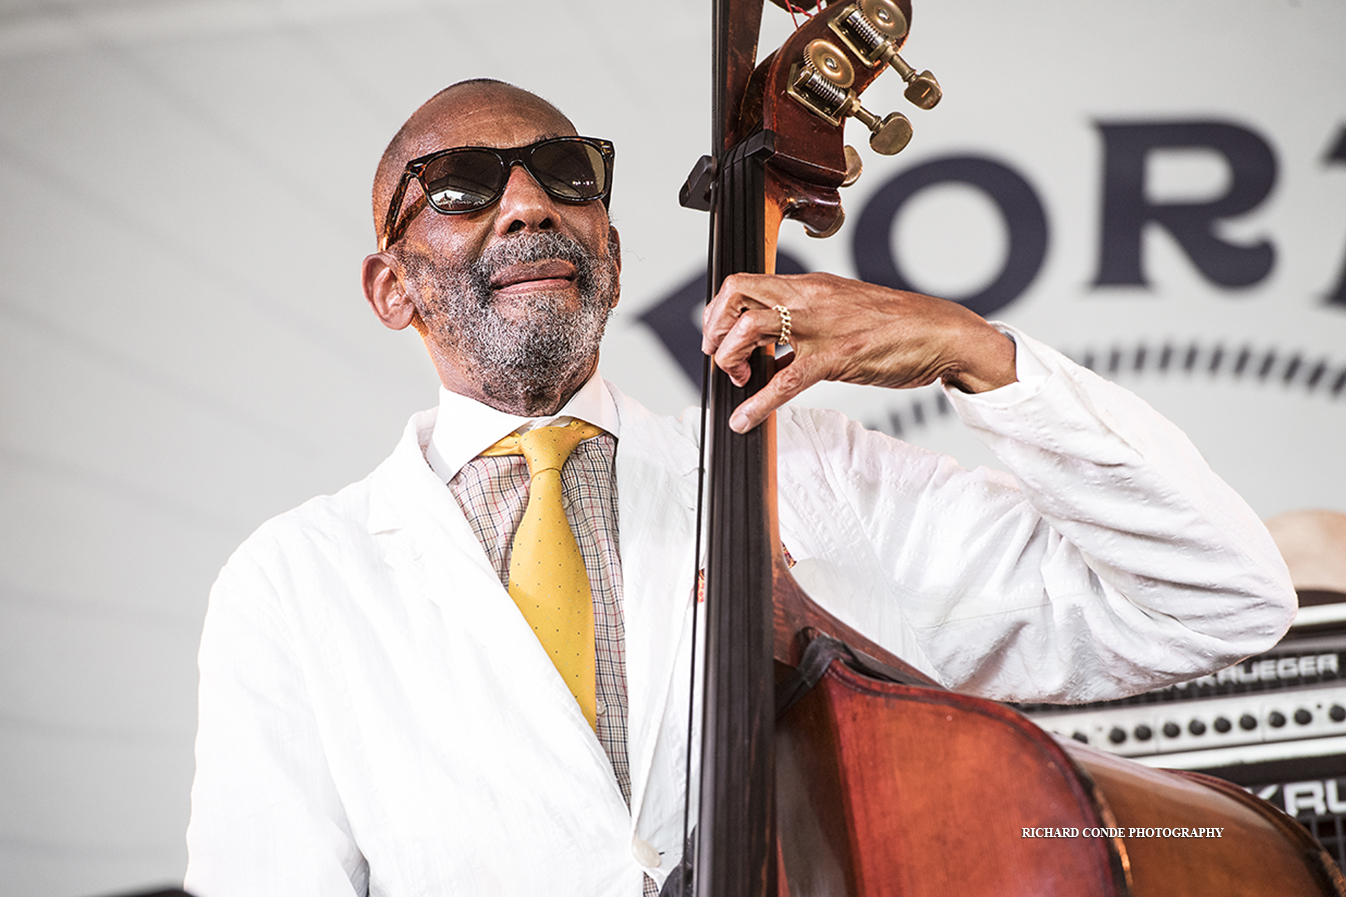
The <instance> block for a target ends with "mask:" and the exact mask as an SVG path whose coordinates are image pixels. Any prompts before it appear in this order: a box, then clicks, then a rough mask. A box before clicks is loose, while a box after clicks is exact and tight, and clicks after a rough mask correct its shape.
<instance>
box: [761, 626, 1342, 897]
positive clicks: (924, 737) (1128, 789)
mask: <svg viewBox="0 0 1346 897" xmlns="http://www.w3.org/2000/svg"><path fill="white" fill-rule="evenodd" d="M847 657H848V655H847V654H845V653H844V652H842V653H841V654H839V656H837V657H836V658H835V659H833V660H832V661H831V663H830V665H829V666H828V668H827V672H826V673H825V674H824V675H823V676H822V678H821V679H820V680H819V681H818V683H817V685H816V686H815V687H814V688H813V689H812V690H810V691H809V692H808V693H807V694H806V695H804V696H803V697H802V698H801V699H800V700H799V701H798V702H797V703H796V704H795V705H794V706H793V707H791V709H790V710H789V711H788V712H787V713H786V714H785V715H784V716H783V717H782V718H781V719H780V720H778V722H777V730H776V769H777V791H776V800H777V806H778V832H779V838H780V849H781V857H782V860H783V872H784V874H783V875H782V876H781V881H782V886H781V888H780V893H781V894H787V893H788V894H792V895H795V897H812V895H837V894H847V895H856V897H860V895H864V897H870V895H884V897H898V895H901V897H944V895H949V894H977V895H996V897H1125V895H1135V897H1211V895H1219V897H1254V895H1257V897H1261V895H1277V897H1281V895H1284V897H1298V895H1315V897H1316V895H1324V894H1340V893H1342V878H1341V873H1340V871H1339V870H1338V869H1337V867H1336V865H1335V864H1334V863H1333V862H1332V860H1331V858H1330V857H1329V856H1328V855H1327V853H1326V852H1325V851H1324V850H1323V849H1322V847H1321V846H1320V845H1319V844H1318V843H1317V842H1315V841H1314V840H1313V839H1312V838H1310V837H1309V835H1308V833H1307V832H1305V831H1304V829H1303V828H1302V827H1300V826H1299V825H1298V824H1297V823H1296V822H1295V821H1294V820H1293V819H1291V818H1290V817H1289V816H1286V815H1285V814H1284V813H1282V812H1281V811H1279V810H1277V809H1276V808H1274V807H1272V806H1271V805H1270V804H1268V803H1267V802H1265V801H1262V800H1259V799H1257V798H1255V797H1253V796H1251V795H1249V794H1247V793H1246V792H1244V791H1243V790H1242V789H1241V788H1238V787H1237V786H1235V785H1231V784H1229V783H1227V782H1224V781H1221V780H1219V779H1215V778H1212V777H1209V776H1203V775H1200V774H1198V773H1177V772H1171V771H1167V770H1154V769H1150V768H1148V767H1145V766H1142V765H1140V764H1138V763H1135V762H1133V761H1129V760H1125V759H1122V758H1119V757H1115V756H1113V755H1111V754H1107V753H1104V752H1102V751H1098V750H1094V749H1092V748H1089V747H1086V746H1084V745H1081V744H1078V743H1077V742H1074V741H1070V740H1065V741H1057V740H1056V739H1055V738H1053V737H1052V736H1050V735H1048V734H1047V733H1046V732H1044V731H1042V730H1041V729H1039V728H1038V727H1037V726H1035V725H1034V724H1033V723H1032V722H1030V721H1029V720H1028V719H1027V718H1026V717H1024V716H1022V715H1020V714H1018V713H1016V712H1015V711H1013V710H1010V709H1008V708H1006V707H1003V706H1001V705H999V704H996V703H994V702H991V701H985V700H982V699H978V698H971V697H967V696H965V695H958V694H953V693H951V692H947V691H941V690H939V689H936V688H930V687H922V686H912V685H906V684H900V683H894V682H888V681H883V680H881V679H878V678H874V677H871V676H869V675H866V674H865V673H864V672H862V671H860V670H857V669H855V668H854V667H853V666H852V665H851V664H850V663H848V661H847Z"/></svg>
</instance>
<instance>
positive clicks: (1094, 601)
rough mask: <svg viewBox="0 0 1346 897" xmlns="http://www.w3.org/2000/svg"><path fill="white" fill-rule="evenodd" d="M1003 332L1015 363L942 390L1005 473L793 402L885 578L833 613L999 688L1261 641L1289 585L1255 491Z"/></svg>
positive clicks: (1073, 682) (1286, 613)
mask: <svg viewBox="0 0 1346 897" xmlns="http://www.w3.org/2000/svg"><path fill="white" fill-rule="evenodd" d="M1012 335H1013V336H1014V338H1015V340H1016V343H1017V345H1018V354H1019V370H1020V377H1021V382H1019V383H1015V384H1011V385H1010V386H1008V387H1005V388H1003V389H1000V390H994V391H992V392H989V393H984V394H981V395H965V394H961V393H957V392H954V391H948V397H949V400H950V402H951V403H952V404H953V406H954V408H955V409H956V410H957V412H958V414H959V416H960V417H961V418H962V420H963V422H964V423H965V424H966V425H968V426H969V427H971V428H972V429H973V430H974V431H975V432H976V433H977V434H978V435H979V436H980V437H981V438H982V440H983V441H984V442H986V443H987V445H988V446H989V447H990V448H991V450H992V451H993V452H994V453H995V454H996V456H997V458H998V459H999V460H1000V461H1001V462H1002V463H1003V464H1004V465H1005V467H1006V468H1007V469H1008V470H1009V471H1010V472H1011V474H1012V475H1005V474H1003V473H1000V472H997V471H991V470H987V469H985V468H979V469H977V470H973V471H969V470H964V469H963V468H961V467H959V466H958V465H957V464H956V463H955V462H953V460H952V459H950V458H948V457H946V456H942V455H936V454H933V453H930V452H925V451H923V450H920V449H915V448H913V447H911V446H909V445H907V444H905V443H902V442H900V441H898V440H895V439H892V438H890V437H888V436H886V435H884V434H881V433H875V432H873V431H869V430H865V429H864V428H862V427H860V426H858V425H856V424H853V423H851V422H848V421H845V420H844V419H843V418H841V417H840V416H839V415H833V414H828V413H825V412H804V413H802V414H796V415H795V416H794V419H795V420H797V421H799V422H800V423H802V424H803V427H804V429H805V430H806V431H808V433H809V436H808V437H807V442H809V443H811V445H810V446H809V447H808V448H806V449H803V450H805V451H809V452H812V451H817V453H818V456H819V459H820V460H821V464H822V468H823V473H824V477H823V481H824V482H823V483H822V484H821V485H822V486H823V488H824V489H825V490H826V491H829V492H830V493H831V494H832V495H833V496H834V497H835V498H837V499H839V500H840V501H841V502H842V503H843V505H844V506H845V507H846V508H847V509H848V511H849V512H850V513H853V514H854V515H855V519H856V521H857V531H858V532H859V533H863V536H862V537H861V538H862V539H863V543H864V544H860V545H854V546H853V548H854V550H856V551H858V552H859V553H861V554H862V555H869V557H870V558H871V563H872V565H873V568H874V569H875V570H876V571H877V574H876V575H877V576H878V577H880V578H881V579H882V581H883V586H882V588H881V589H879V590H878V591H881V592H883V593H884V594H882V595H881V596H880V598H881V599H882V600H881V601H880V602H879V603H880V604H885V605H886V606H884V607H879V608H869V607H860V606H854V605H852V606H850V607H846V606H845V605H846V601H847V599H846V598H845V597H843V598H842V599H841V604H842V609H841V611H840V612H841V615H842V616H843V617H844V618H845V617H849V618H850V619H851V620H852V621H853V622H854V623H855V624H856V625H859V626H861V627H862V628H864V629H866V630H867V631H869V632H870V633H871V635H872V636H873V637H876V638H878V639H879V640H880V641H882V642H884V643H886V644H889V645H890V646H893V647H895V649H897V650H899V653H902V649H903V648H905V649H906V651H907V653H908V654H909V655H910V654H911V653H913V651H914V653H915V654H916V655H917V656H915V657H910V656H909V658H908V659H910V660H912V662H915V663H917V664H918V665H921V666H924V667H926V668H927V669H929V670H932V671H933V672H934V673H935V675H937V676H938V677H939V678H940V679H941V681H943V682H944V683H945V684H947V685H949V686H951V687H955V688H958V689H960V690H963V691H967V692H970V693H974V694H981V695H984V696H987V697H993V698H1000V699H1017V700H1042V701H1063V702H1069V701H1089V700H1097V699H1102V698H1109V697H1117V696H1120V695H1123V694H1128V693H1134V692H1138V691H1141V690H1145V689H1149V688H1154V687H1158V686H1161V685H1165V684H1169V683H1172V682H1175V681H1181V680H1184V679H1189V678H1193V677H1195V676H1198V675H1202V674H1205V673H1209V672H1212V671H1214V670H1217V669H1221V668H1223V667H1225V666H1228V665H1229V664H1231V663H1234V662H1236V661H1238V660H1240V659H1242V658H1243V657H1246V656H1248V655H1249V654H1253V653H1256V652H1259V651H1263V650H1266V649H1267V648H1269V647H1271V646H1272V645H1273V644H1274V643H1275V642H1276V641H1277V640H1278V639H1279V638H1280V637H1281V635H1283V634H1284V632H1285V629H1286V628H1287V627H1288V626H1289V624H1290V621H1291V620H1292V619H1293V615H1294V612H1295V607H1296V599H1295V594H1294V590H1293V587H1292V586H1291V584H1290V581H1289V574H1288V572H1287V571H1286V569H1285V564H1284V562H1283V561H1282V560H1281V558H1280V555H1279V553H1278V552H1277V550H1276V547H1275V544H1274V543H1273V542H1272V541H1271V538H1270V535H1269V534H1268V533H1267V531H1266V528H1265V526H1263V525H1262V523H1261V522H1260V521H1259V520H1258V518H1257V516H1256V515H1255V514H1254V513H1253V511H1252V510H1251V509H1250V508H1249V507H1248V506H1247V504H1246V503H1244V502H1243V500H1242V499H1240V498H1239V497H1238V495H1236V494H1235V493H1234V492H1233V490H1231V489H1230V488H1229V487H1228V486H1227V485H1225V483H1223V482H1222V481H1221V480H1220V479H1219V478H1218V477H1217V476H1216V475H1215V474H1214V473H1213V472H1212V471H1211V470H1210V468H1209V467H1208V466H1207V465H1206V464H1205V462H1204V461H1203V460H1202V459H1201V457H1200V455H1199V454H1198V453H1197V451H1196V449H1195V448H1194V447H1193V446H1192V444H1191V442H1190V441H1188V439H1187V438H1186V437H1185V436H1184V435H1183V434H1182V433H1181V432H1180V431H1179V430H1178V429H1177V428H1176V427H1174V426H1173V425H1172V424H1171V423H1169V422H1168V421H1167V420H1165V419H1164V418H1162V417H1161V416H1160V415H1158V414H1157V413H1156V412H1155V411H1154V410H1153V409H1151V408H1150V407H1149V406H1148V405H1146V404H1145V403H1144V402H1143V401H1142V400H1141V399H1139V398H1138V397H1137V396H1135V395H1133V394H1131V393H1129V392H1127V391H1126V390H1123V389H1121V388H1120V387H1118V386H1116V385H1115V384H1112V383H1110V382H1108V381H1106V380H1104V379H1103V378H1101V377H1098V376H1097V375H1095V374H1094V373H1093V372H1091V371H1089V370H1086V369H1084V368H1081V367H1078V366H1077V365H1075V364H1073V363H1072V362H1070V361H1069V360H1068V359H1066V358H1064V357H1063V356H1061V355H1059V354H1058V353H1056V352H1054V351H1052V350H1051V349H1049V348H1047V347H1045V346H1043V345H1041V344H1040V343H1037V342H1035V341H1033V340H1031V339H1029V338H1028V337H1025V336H1023V335H1022V334H1017V333H1013V334H1012ZM786 441H787V440H783V442H786ZM799 449H800V446H796V450H799ZM796 488H802V487H796ZM871 553H872V554H871ZM862 563H863V561H862ZM870 591H871V592H874V591H876V590H873V589H871V590H870Z"/></svg>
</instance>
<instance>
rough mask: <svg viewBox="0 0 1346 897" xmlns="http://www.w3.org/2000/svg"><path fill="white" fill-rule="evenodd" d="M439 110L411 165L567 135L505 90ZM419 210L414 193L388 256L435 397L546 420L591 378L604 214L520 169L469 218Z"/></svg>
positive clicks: (600, 299) (604, 278)
mask: <svg viewBox="0 0 1346 897" xmlns="http://www.w3.org/2000/svg"><path fill="white" fill-rule="evenodd" d="M442 105H443V112H442V114H438V115H432V116H431V117H430V119H429V123H428V124H427V125H426V126H424V127H423V128H422V129H421V133H420V135H419V137H418V139H417V140H416V142H415V145H414V146H413V148H412V151H411V152H410V153H409V156H410V157H415V156H419V155H422V154H425V153H429V152H433V151H435V150H438V149H444V148H447V147H454V146H491V147H515V146H524V145H528V144H531V143H534V142H535V141H537V140H540V139H542V138H544V137H550V136H557V135H561V134H573V133H574V131H573V129H572V128H571V127H570V125H569V123H568V122H567V121H566V120H565V119H564V118H562V117H560V116H559V115H558V114H557V113H556V112H555V110H553V109H551V107H549V106H547V105H546V104H544V103H541V102H540V101H538V100H536V98H534V97H531V96H530V95H528V94H523V93H521V92H518V91H514V90H512V89H508V88H500V87H494V86H491V87H485V88H479V87H468V88H464V89H462V90H460V91H455V92H453V93H452V94H451V95H450V97H449V98H448V99H447V101H446V102H444V103H443V104H442ZM431 111H433V110H431ZM419 198H420V188H419V187H418V186H415V185H412V186H411V187H410V188H409V189H408V191H407V196H406V198H405V200H404V201H403V208H402V212H401V217H402V218H403V219H405V218H406V217H407V216H408V215H412V216H414V217H412V218H411V220H410V222H409V223H408V224H407V225H406V228H405V230H404V231H403V232H402V233H401V235H400V237H399V238H398V239H397V240H396V242H394V243H393V245H392V246H391V247H390V253H391V254H392V255H393V256H394V257H395V258H396V259H397V260H398V261H399V262H400V263H401V269H402V270H401V280H402V284H403V286H404V288H405V290H406V292H407V295H408V298H409V299H410V300H411V301H412V302H413V303H414V304H415V306H416V309H417V312H418V314H419V315H420V318H421V321H422V323H423V325H424V336H425V340H426V344H427V346H428V347H429V349H430V352H431V355H432V357H433V358H434V361H435V366H436V368H437V369H438V370H439V373H440V378H441V380H443V381H444V383H445V386H447V387H448V388H450V389H452V390H454V391H455V392H460V393H463V394H465V395H470V396H473V397H475V398H478V399H481V400H483V401H485V402H486V403H487V404H490V405H494V406H495V407H499V408H504V409H506V410H514V411H521V410H522V412H523V413H529V412H532V413H543V412H544V411H545V410H548V409H547V406H548V405H549V404H550V402H549V398H550V397H551V393H555V392H557V391H558V389H559V391H560V392H561V393H563V394H564V397H566V398H568V396H569V394H570V393H573V391H574V389H575V388H578V386H579V385H581V384H582V383H583V382H584V380H585V379H587V378H588V376H589V374H590V373H592V371H593V368H594V365H595V364H596V363H597V358H598V345H599V342H600V340H601V339H602V334H603V327H604V324H605V322H606V320H607V316H608V313H609V312H610V311H611V309H612V307H613V306H614V305H615V304H616V302H617V296H618V281H617V275H618V271H619V269H620V261H619V259H618V257H617V244H616V232H615V231H614V230H612V228H611V227H610V226H609V224H608V218H607V212H606V210H605V209H604V207H603V204H602V203H601V202H599V201H593V202H587V203H582V204H578V205H572V204H568V203H563V202H559V201H557V200H554V199H552V198H551V197H550V196H549V195H548V194H547V193H546V192H545V191H543V190H542V188H541V187H539V186H538V184H537V182H536V181H534V180H533V178H532V176H531V175H530V174H529V173H528V172H527V171H526V170H525V169H524V168H523V167H522V166H515V167H514V168H513V169H511V171H510V176H509V181H508V183H507V186H506V188H505V192H504V194H503V195H502V196H501V197H500V199H499V201H497V202H496V203H494V204H492V205H491V206H488V207H487V208H485V209H482V210H480V211H477V212H470V213H466V214H460V215H441V214H439V213H437V212H435V211H434V210H433V209H430V208H423V203H421V202H417V200H418V199H419ZM418 210H419V211H418ZM520 402H522V405H521V404H520Z"/></svg>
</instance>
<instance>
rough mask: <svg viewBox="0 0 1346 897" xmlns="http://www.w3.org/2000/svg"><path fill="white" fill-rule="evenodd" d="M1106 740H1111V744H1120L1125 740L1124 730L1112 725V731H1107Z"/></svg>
mask: <svg viewBox="0 0 1346 897" xmlns="http://www.w3.org/2000/svg"><path fill="white" fill-rule="evenodd" d="M1108 741H1111V742H1112V743H1113V744H1121V743H1122V742H1123V741H1126V732H1124V731H1122V730H1121V729H1119V728H1117V727H1116V726H1113V727H1112V731H1111V732H1109V733H1108Z"/></svg>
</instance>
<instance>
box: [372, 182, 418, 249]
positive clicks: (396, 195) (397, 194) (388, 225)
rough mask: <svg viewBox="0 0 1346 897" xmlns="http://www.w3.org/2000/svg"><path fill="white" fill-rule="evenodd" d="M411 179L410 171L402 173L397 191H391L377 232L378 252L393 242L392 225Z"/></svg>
mask: <svg viewBox="0 0 1346 897" xmlns="http://www.w3.org/2000/svg"><path fill="white" fill-rule="evenodd" d="M412 177H413V175H412V173H411V172H410V171H403V172H402V179H401V180H400V181H398V182H397V189H396V190H394V191H393V198H392V199H391V200H389V201H388V214H387V215H385V216H384V218H383V230H382V231H380V232H379V252H383V251H385V250H386V249H387V248H388V246H389V244H391V243H392V242H393V223H394V222H395V221H396V220H397V213H398V210H399V209H401V207H402V197H404V196H406V195H407V184H408V183H409V182H410V181H411V178H412Z"/></svg>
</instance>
